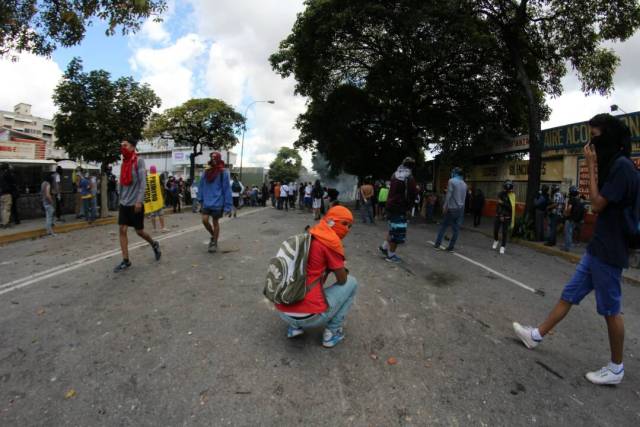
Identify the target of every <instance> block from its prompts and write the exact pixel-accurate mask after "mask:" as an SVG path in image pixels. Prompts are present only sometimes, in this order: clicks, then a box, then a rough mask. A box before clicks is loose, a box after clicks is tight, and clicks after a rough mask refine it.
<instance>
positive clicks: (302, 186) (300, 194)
mask: <svg viewBox="0 0 640 427" xmlns="http://www.w3.org/2000/svg"><path fill="white" fill-rule="evenodd" d="M304 189H305V184H304V182H301V183H300V185H299V186H298V209H300V210H303V209H304Z"/></svg>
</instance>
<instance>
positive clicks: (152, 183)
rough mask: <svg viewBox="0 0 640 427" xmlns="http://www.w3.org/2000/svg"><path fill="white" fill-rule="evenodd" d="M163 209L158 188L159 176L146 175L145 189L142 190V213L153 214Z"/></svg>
mask: <svg viewBox="0 0 640 427" xmlns="http://www.w3.org/2000/svg"><path fill="white" fill-rule="evenodd" d="M163 207H164V200H163V198H162V190H161V187H160V175H158V174H153V175H152V174H148V175H147V188H146V189H145V190H144V212H145V213H153V212H155V211H158V210H160V209H162V208H163Z"/></svg>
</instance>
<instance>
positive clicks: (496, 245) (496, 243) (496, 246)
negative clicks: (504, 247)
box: [491, 240, 498, 251]
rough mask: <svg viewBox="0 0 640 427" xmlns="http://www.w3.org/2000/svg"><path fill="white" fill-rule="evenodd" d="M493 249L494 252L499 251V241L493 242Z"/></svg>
mask: <svg viewBox="0 0 640 427" xmlns="http://www.w3.org/2000/svg"><path fill="white" fill-rule="evenodd" d="M491 249H493V250H494V251H495V250H496V249H498V241H497V240H494V241H493V245H492V246H491Z"/></svg>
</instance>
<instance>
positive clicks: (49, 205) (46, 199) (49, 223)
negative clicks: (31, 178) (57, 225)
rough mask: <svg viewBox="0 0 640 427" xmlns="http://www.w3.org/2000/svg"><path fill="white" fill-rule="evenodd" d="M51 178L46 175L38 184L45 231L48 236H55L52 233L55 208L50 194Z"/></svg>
mask: <svg viewBox="0 0 640 427" xmlns="http://www.w3.org/2000/svg"><path fill="white" fill-rule="evenodd" d="M52 183H53V176H52V175H47V176H45V178H44V181H42V184H40V195H41V198H42V207H43V208H44V214H45V226H46V229H47V235H48V236H55V235H56V234H55V233H54V232H53V216H54V214H55V208H54V207H53V204H54V203H55V202H54V196H53V193H52V192H51V191H52V190H51V189H52V188H53V185H52Z"/></svg>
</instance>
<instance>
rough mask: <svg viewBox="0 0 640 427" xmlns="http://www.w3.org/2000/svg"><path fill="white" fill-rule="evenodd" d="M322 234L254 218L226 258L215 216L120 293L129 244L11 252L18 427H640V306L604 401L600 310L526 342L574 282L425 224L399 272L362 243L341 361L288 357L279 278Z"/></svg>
mask: <svg viewBox="0 0 640 427" xmlns="http://www.w3.org/2000/svg"><path fill="white" fill-rule="evenodd" d="M310 220H311V218H310V216H309V215H306V214H300V213H298V212H295V213H289V214H286V213H284V212H278V211H275V210H273V209H270V208H267V209H263V210H256V211H248V210H244V211H243V214H242V217H239V218H237V219H235V220H226V222H225V223H224V224H223V232H222V239H223V240H222V241H221V244H220V246H221V248H220V249H221V251H220V253H218V254H215V255H211V254H208V253H207V247H206V242H207V240H208V237H207V236H206V235H205V234H204V232H203V230H202V229H201V228H200V227H199V226H198V222H199V219H198V217H197V216H196V215H192V214H190V213H188V214H187V213H185V214H182V215H175V216H171V217H169V219H168V221H169V223H170V225H171V227H172V228H171V230H172V231H171V233H169V234H164V235H158V236H159V237H161V238H162V239H164V240H162V242H161V244H162V249H163V258H162V260H161V261H160V262H158V263H156V262H155V261H154V260H153V255H152V252H151V250H150V249H149V248H148V247H147V246H145V247H141V248H139V249H135V250H133V251H132V252H131V259H132V261H133V268H131V269H130V270H129V271H126V272H124V273H121V274H120V275H116V274H114V273H112V269H113V267H114V266H115V264H116V263H117V262H118V261H119V254H118V253H117V248H118V246H117V240H116V238H117V235H116V227H115V226H103V227H95V228H92V229H90V230H84V231H79V232H74V233H69V234H65V235H60V236H58V237H55V238H45V239H40V240H35V241H26V242H19V243H14V244H11V245H8V246H5V247H1V248H0V273H1V274H0V425H2V426H34V425H37V426H183V425H184V426H190V425H246V426H256V425H273V426H285V425H327V426H337V425H355V426H393V425H453V426H458V425H464V426H467V425H478V426H481V425H509V426H517V425H544V426H548V425H558V426H559V425H585V426H586V425H589V426H590V425H598V426H599V425H603V426H604V425H610V426H622V425H626V426H637V425H640V363H639V362H638V356H639V355H640V343H639V342H638V337H639V331H640V316H639V311H640V288H638V287H634V286H629V285H625V287H624V294H625V297H624V298H625V305H624V310H625V320H626V327H627V339H626V349H625V364H626V373H627V376H626V378H625V380H624V382H623V384H622V385H620V386H618V387H596V386H593V385H591V384H589V383H588V382H587V381H586V380H585V379H584V377H583V375H584V373H585V372H586V371H587V370H592V369H596V368H599V367H600V366H602V365H603V364H604V363H606V362H607V360H608V344H607V337H606V328H605V324H604V321H603V320H602V319H601V318H600V317H599V316H598V315H597V314H596V312H595V303H594V300H593V297H589V298H588V299H587V300H586V301H585V302H583V304H582V305H581V306H580V307H577V308H575V309H574V310H573V311H572V313H571V314H570V315H569V317H568V318H567V319H566V320H565V322H564V323H563V324H562V325H560V327H558V328H557V330H556V331H555V332H554V334H553V335H551V336H549V337H548V338H547V339H546V341H545V342H544V344H543V345H542V346H540V347H538V348H537V349H536V350H535V351H529V350H526V349H525V348H524V347H523V346H522V345H521V344H520V343H519V342H518V341H517V340H516V339H514V337H513V334H512V329H511V322H512V321H513V320H519V321H521V322H522V323H531V322H535V321H537V320H539V319H541V318H542V317H543V316H544V315H545V314H546V312H547V311H548V310H549V309H550V308H551V306H552V305H553V304H554V302H555V300H556V299H557V298H558V296H559V294H560V291H561V289H562V286H563V283H564V282H565V281H566V280H567V279H568V278H569V277H570V276H571V274H572V272H573V269H574V266H573V265H571V264H569V263H567V262H565V261H562V260H558V259H556V258H553V257H549V256H546V255H541V254H538V253H535V252H532V251H531V250H529V249H526V248H522V247H518V246H515V245H514V246H510V247H508V248H507V249H508V252H507V255H505V256H499V255H498V254H496V253H495V252H492V251H490V250H489V247H490V245H491V242H490V241H488V240H487V239H486V238H485V237H483V236H482V235H480V234H477V233H473V232H464V233H463V234H462V235H461V238H460V241H459V243H460V244H459V247H458V252H457V253H458V255H456V254H448V253H444V252H440V251H435V250H434V249H432V248H431V247H430V246H429V245H428V244H427V242H428V241H429V240H432V239H433V237H434V234H435V227H434V226H427V225H424V224H419V225H415V226H412V227H411V228H410V231H409V239H410V240H409V242H408V244H407V245H406V246H404V247H402V248H401V250H400V252H399V254H400V255H401V256H402V257H404V259H405V261H406V263H405V264H404V266H403V267H398V266H394V265H389V264H388V263H385V262H384V261H383V260H382V259H381V258H380V257H379V255H378V254H377V249H376V246H377V244H379V243H380V240H381V238H382V236H383V235H384V226H383V225H382V224H379V225H377V226H365V225H361V224H356V226H354V228H353V231H352V233H351V234H350V236H349V237H348V238H347V240H346V251H347V258H348V266H349V269H350V271H351V273H352V274H353V275H355V276H356V277H357V278H358V280H359V283H360V288H359V293H358V298H357V301H356V304H355V305H354V308H353V310H352V312H351V313H350V315H349V317H348V321H347V325H346V334H347V338H346V340H345V342H344V343H342V344H340V345H339V346H338V347H336V348H335V349H332V350H326V349H323V348H322V347H321V346H320V339H321V331H320V330H317V331H309V332H308V333H307V334H305V336H303V337H301V338H299V339H296V340H292V341H288V340H287V339H286V338H285V336H284V334H285V330H286V328H285V325H284V324H283V323H282V322H281V320H280V319H278V318H277V316H276V314H275V313H274V312H273V309H272V307H270V305H269V304H267V303H266V301H265V299H264V298H263V297H262V295H261V291H262V285H263V278H264V276H265V266H266V263H267V261H268V259H269V258H270V257H271V256H272V255H273V254H274V253H275V251H276V248H277V246H278V245H279V243H280V242H281V241H282V240H284V239H285V238H286V237H288V236H289V235H292V234H294V233H297V232H300V231H301V230H302V229H303V227H304V226H305V225H306V224H308V223H309V222H310ZM131 241H132V243H137V242H139V241H140V240H139V239H138V238H137V237H135V235H132V236H131ZM114 250H115V251H114ZM527 287H529V288H532V289H534V290H539V291H538V292H531V291H530V290H527V289H526V288H527ZM391 357H393V358H395V359H396V361H397V363H396V364H389V363H388V360H389V358H391Z"/></svg>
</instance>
